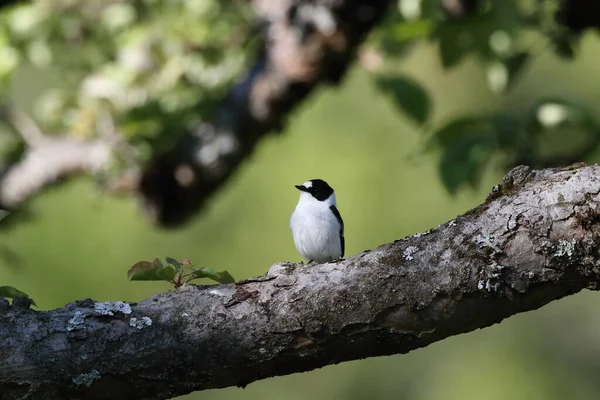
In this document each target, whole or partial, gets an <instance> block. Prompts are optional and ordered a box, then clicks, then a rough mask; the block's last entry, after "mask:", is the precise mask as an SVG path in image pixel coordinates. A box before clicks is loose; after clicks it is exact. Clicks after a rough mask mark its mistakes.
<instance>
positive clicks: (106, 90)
mask: <svg viewBox="0 0 600 400" xmlns="http://www.w3.org/2000/svg"><path fill="white" fill-rule="evenodd" d="M13 3H15V4H13V5H12V6H10V5H7V6H6V10H7V11H5V12H4V13H3V15H1V18H0V27H2V29H0V59H2V61H0V77H1V78H2V79H3V81H4V82H5V84H9V83H10V80H11V77H12V76H13V75H14V73H15V71H17V70H18V68H19V66H21V65H23V64H26V63H31V64H33V65H34V66H36V67H38V68H46V69H50V70H53V69H54V70H55V71H56V73H57V74H59V75H62V76H64V77H65V80H64V82H63V85H62V87H60V88H57V89H54V90H50V91H47V92H46V93H44V94H43V95H41V96H40V98H39V100H38V101H37V104H36V107H37V112H36V114H37V115H38V118H39V119H40V120H41V121H42V125H43V130H44V131H46V132H49V133H48V135H54V134H53V133H51V132H56V129H59V132H69V136H74V137H77V138H78V139H81V140H83V141H87V140H91V141H92V142H93V143H99V141H102V142H106V145H107V146H108V147H109V149H110V150H111V151H110V156H109V157H104V158H103V159H102V162H101V163H99V162H100V161H99V160H96V162H95V163H94V165H95V167H94V168H88V167H87V166H85V165H81V166H80V167H79V168H74V167H73V166H74V164H76V163H78V162H82V161H83V160H84V159H85V158H86V157H80V156H79V155H81V153H73V157H72V159H71V160H68V161H67V160H66V159H67V158H69V157H70V156H69V154H70V153H69V151H70V150H75V146H71V147H68V148H66V149H65V151H59V153H60V159H61V160H65V161H64V163H65V165H61V163H57V162H56V160H57V157H51V158H50V159H49V161H48V163H47V164H48V165H47V167H46V168H44V169H45V170H46V172H47V173H44V174H40V173H38V174H32V171H33V170H32V169H30V168H28V167H27V166H22V165H21V164H22V163H29V162H30V161H29V160H30V159H31V157H30V156H29V155H28V154H29V153H30V151H29V150H28V149H27V147H28V146H29V145H30V142H31V137H30V136H31V133H32V129H31V128H32V127H33V126H36V124H35V123H33V124H32V123H31V122H33V119H32V118H31V117H29V116H28V114H26V113H24V112H23V111H17V110H18V109H17V108H15V107H14V106H12V105H11V106H10V108H9V109H10V110H13V111H12V112H11V113H5V116H10V115H12V118H10V119H8V118H5V120H6V121H7V122H8V123H9V124H12V125H13V127H15V128H17V131H18V133H19V134H20V139H21V140H19V138H9V139H5V141H6V142H8V143H7V144H5V145H4V146H3V147H4V149H3V150H4V157H3V159H4V162H3V165H4V166H3V167H2V169H1V170H0V171H1V172H0V188H1V190H0V205H1V206H3V207H6V208H10V209H17V208H18V207H19V205H21V204H23V203H24V202H25V201H26V200H27V199H28V198H29V197H31V196H33V195H35V194H36V193H38V192H39V191H40V190H42V189H43V188H44V187H46V186H47V185H48V184H51V183H55V182H57V181H61V180H62V179H63V178H68V177H70V176H73V175H74V174H79V173H88V174H89V173H93V174H94V175H95V176H96V178H99V179H97V181H98V182H100V183H101V184H102V185H103V186H104V187H105V189H107V190H109V191H112V192H119V193H132V194H136V195H138V196H139V197H140V198H141V199H142V200H143V203H144V205H145V210H146V211H147V213H148V215H149V216H150V217H151V219H152V220H153V221H155V222H156V223H158V224H159V225H162V226H173V225H179V224H181V223H183V222H185V221H188V220H189V218H190V217H191V216H192V215H193V214H194V213H195V212H196V211H197V210H199V209H200V208H201V207H202V206H203V204H204V203H205V200H206V199H208V198H209V197H210V196H211V195H212V193H213V192H214V191H215V190H216V189H218V188H219V187H221V185H222V184H223V183H224V182H226V181H227V180H228V178H229V177H230V176H231V174H232V173H233V172H234V171H236V169H237V167H238V166H239V165H240V163H241V162H242V161H243V160H245V159H246V158H247V157H248V156H249V155H250V154H251V153H252V152H253V150H254V147H255V145H256V144H257V143H258V142H259V141H260V140H261V138H263V137H264V136H265V135H267V134H269V133H271V132H273V131H281V130H282V129H283V127H284V124H285V120H286V119H287V117H288V115H289V113H290V112H291V111H292V110H293V109H295V108H296V107H297V106H298V105H299V104H300V102H301V101H302V100H303V99H304V98H305V97H306V96H307V95H309V94H310V93H312V92H313V90H314V88H316V87H318V86H319V85H320V84H323V83H338V82H339V81H340V80H341V79H342V77H343V76H344V75H345V72H346V71H347V69H348V68H349V66H350V65H351V62H352V60H353V59H354V57H355V54H356V53H357V51H358V46H359V44H361V43H362V41H363V40H364V39H365V37H366V35H367V34H368V33H369V32H370V31H371V29H372V28H373V27H374V26H375V25H376V24H377V23H378V22H380V21H381V20H382V18H383V17H384V15H387V18H386V20H385V22H384V24H383V26H382V27H381V29H379V30H378V31H377V32H376V33H375V34H374V35H371V36H372V38H371V39H370V40H369V42H368V43H367V44H366V45H365V46H364V47H363V49H362V50H361V52H360V55H361V57H360V61H361V65H363V66H364V67H365V68H366V69H368V70H370V71H372V73H373V74H374V75H375V77H376V79H377V81H378V82H379V87H380V88H381V90H382V92H383V93H386V94H388V95H389V96H390V98H391V100H392V101H393V102H395V103H396V104H397V105H398V107H399V110H400V111H402V112H406V113H408V114H409V115H410V116H411V117H413V118H414V119H415V121H416V122H418V123H419V124H421V125H423V127H424V128H426V129H427V130H428V131H429V132H430V134H429V140H428V145H427V146H425V148H426V149H428V150H436V151H438V152H440V153H441V159H440V164H439V165H440V176H441V178H442V180H443V182H444V184H445V185H446V186H447V188H448V189H449V191H450V192H455V191H456V190H457V189H459V188H460V187H461V186H463V185H477V183H478V181H479V180H480V175H481V171H482V170H483V167H484V166H485V165H486V164H487V163H489V160H491V159H497V157H490V156H492V155H496V154H497V155H500V156H501V157H502V158H503V161H500V164H501V165H502V168H503V169H506V168H510V167H511V166H513V165H517V164H528V165H531V166H534V167H542V166H548V165H552V164H553V163H556V162H558V163H560V164H561V165H562V164H569V163H572V162H575V161H580V160H581V159H580V157H582V156H586V155H589V154H592V153H594V152H595V151H596V150H597V149H598V143H599V141H600V139H599V138H600V135H598V131H599V129H598V125H597V123H596V121H595V118H594V116H593V115H592V114H591V113H590V112H588V111H587V110H585V109H583V108H582V107H581V106H580V105H578V104H576V103H574V102H571V101H569V100H567V99H563V98H556V99H540V101H539V103H538V104H536V105H534V106H533V107H532V108H531V110H529V111H525V112H524V110H519V112H510V113H507V112H498V113H494V114H488V115H472V116H465V118H463V117H460V118H458V119H455V120H450V121H448V122H447V123H446V124H445V125H441V126H437V127H431V126H429V125H428V121H429V119H430V109H431V99H430V98H429V95H428V93H427V91H426V90H424V89H423V88H422V87H421V85H420V84H419V83H418V82H416V81H414V80H412V79H409V78H408V77H406V76H399V75H398V74H397V73H395V72H394V70H393V65H394V59H396V58H397V59H399V60H401V59H402V58H403V57H405V56H406V55H407V53H408V51H409V50H410V47H411V46H412V45H413V44H414V43H416V42H417V41H419V40H422V39H429V40H430V41H433V42H436V43H438V45H439V51H440V58H441V61H442V64H443V66H444V67H445V68H447V69H451V68H453V67H454V66H456V65H457V64H458V63H459V62H460V61H461V60H462V59H463V58H465V56H467V55H472V56H474V57H475V58H476V59H479V60H480V62H481V64H482V66H483V68H484V69H485V71H486V75H487V79H488V84H489V85H490V89H491V90H492V91H494V92H496V93H498V94H502V93H505V92H507V91H508V90H509V89H510V87H511V86H512V85H513V84H514V82H515V81H516V80H517V79H518V78H519V76H521V74H522V71H523V70H524V68H525V67H526V66H527V65H528V64H530V63H531V62H532V61H533V59H534V58H535V57H536V54H535V52H536V51H535V50H533V47H532V45H531V43H532V41H531V40H528V39H527V36H528V35H527V34H526V33H524V32H526V31H527V30H528V29H537V30H539V33H541V34H542V35H543V36H545V38H546V40H547V45H548V46H551V47H553V48H554V49H555V50H556V52H557V53H558V54H560V55H562V56H564V57H568V58H573V57H574V55H575V53H574V51H575V50H574V46H576V44H577V41H578V38H579V37H580V35H581V34H582V33H583V32H584V31H585V30H586V29H590V28H592V29H595V28H598V26H600V22H599V21H598V18H596V17H595V16H596V15H597V13H595V12H594V11H596V9H595V8H594V7H596V6H594V5H592V4H590V3H588V2H585V1H576V0H571V1H562V2H560V1H557V0H540V1H536V2H524V1H518V0H511V1H506V2H502V3H501V4H500V3H495V2H489V1H478V0H444V1H437V0H422V1H421V0H406V1H399V2H398V3H397V7H391V6H390V5H391V4H392V3H394V2H392V1H384V0H381V1H376V2H366V1H365V2H362V1H361V2H351V1H325V0H323V1H317V2H313V1H292V0H280V1H262V0H255V1H252V2H242V1H228V2H211V1H208V2H204V3H202V4H203V5H200V3H196V2H191V3H186V2H183V1H175V2H171V3H170V4H167V3H162V2H159V3H157V4H158V6H157V5H154V3H152V2H145V1H140V2H135V3H127V2H120V1H116V2H106V3H102V5H100V3H98V4H94V5H92V4H91V3H86V2H78V1H76V2H68V1H65V2H63V1H56V2H45V1H38V2H25V4H21V2H13ZM216 16H219V17H218V18H215V17H216ZM69 48H77V49H78V50H77V54H78V56H77V57H73V58H72V59H69V60H64V59H62V58H61V57H60V54H61V53H65V52H67V51H70V50H68V49H69ZM384 59H386V60H387V63H386V64H385V65H383V64H382V62H383V61H382V60H384ZM57 60H60V62H59V64H55V62H56V61H57ZM378 60H379V61H378ZM244 67H245V68H247V71H248V72H245V73H244V72H243V70H244ZM236 81H237V83H235V82H236ZM546 106H547V107H546ZM544 111H546V112H544ZM107 114H108V115H109V116H110V120H111V121H114V124H115V125H116V127H117V128H116V129H114V134H113V139H114V138H117V140H116V141H115V140H109V141H106V140H105V139H106V137H105V136H104V137H102V134H101V132H102V129H99V128H98V127H99V126H101V125H102V120H106V115H107ZM542 117H545V118H546V119H543V118H542ZM15 118H18V120H19V121H15ZM548 121H550V122H548ZM15 122H18V125H19V127H16V126H15ZM25 123H27V125H28V127H27V128H24V127H23V124H25ZM34 130H36V131H37V130H38V129H34ZM557 130H558V131H560V132H564V131H565V130H569V131H570V133H571V134H572V135H575V136H577V138H575V139H574V142H577V143H580V142H583V144H582V145H580V146H575V148H574V149H567V151H565V152H564V153H563V154H560V155H558V156H557V155H556V154H551V155H548V156H547V155H545V153H546V152H545V151H544V150H543V149H544V147H545V145H544V142H548V141H552V140H553V139H552V138H553V137H555V136H556V132H557ZM36 135H37V136H40V134H39V133H37V134H36ZM63 136H64V135H63ZM98 136H100V137H98ZM586 136H587V139H586ZM117 142H118V143H119V145H116V143H117ZM58 143H65V144H67V143H69V145H70V143H73V141H72V140H63V141H57V142H54V144H53V149H57V147H56V146H57V145H58ZM0 144H1V143H0ZM91 147H94V146H91ZM77 148H78V149H79V150H80V151H83V149H84V148H86V149H87V148H89V147H88V146H86V145H82V146H79V147H77ZM582 148H585V150H586V151H582ZM36 154H40V153H39V152H38V153H36ZM39 160H40V162H42V163H43V158H40V159H39ZM497 161H498V160H497ZM1 162H2V154H1V153H0V163H1ZM66 164H69V167H66ZM0 165H2V164H0ZM40 165H41V164H39V163H36V168H37V166H40ZM8 178H10V180H8V181H7V180H6V179H8ZM20 182H23V183H24V184H25V185H26V186H27V188H22V187H20V184H19V183H20ZM25 182H26V183H25ZM34 188H35V189H34Z"/></svg>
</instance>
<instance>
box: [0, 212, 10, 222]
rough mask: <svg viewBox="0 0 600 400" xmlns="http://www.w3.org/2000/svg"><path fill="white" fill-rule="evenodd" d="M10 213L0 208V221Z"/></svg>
mask: <svg viewBox="0 0 600 400" xmlns="http://www.w3.org/2000/svg"><path fill="white" fill-rule="evenodd" d="M8 214H10V213H9V212H8V211H6V210H0V221H2V220H3V219H4V218H6V216H7V215H8Z"/></svg>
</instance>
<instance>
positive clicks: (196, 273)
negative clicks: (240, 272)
mask: <svg viewBox="0 0 600 400" xmlns="http://www.w3.org/2000/svg"><path fill="white" fill-rule="evenodd" d="M192 276H193V277H194V279H200V278H208V279H212V280H213V281H215V282H219V283H235V279H233V276H231V275H230V274H229V272H227V271H221V272H217V271H215V270H214V269H210V268H199V269H194V270H192Z"/></svg>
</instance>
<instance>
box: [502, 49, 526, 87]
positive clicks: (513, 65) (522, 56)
mask: <svg viewBox="0 0 600 400" xmlns="http://www.w3.org/2000/svg"><path fill="white" fill-rule="evenodd" d="M528 61H529V53H527V52H525V51H523V52H519V53H516V54H513V55H512V56H510V57H508V58H507V59H506V61H505V62H504V64H505V65H506V68H507V69H508V84H507V85H506V89H510V87H511V85H512V84H513V83H514V82H515V80H516V79H517V78H518V77H519V75H520V74H521V71H522V70H523V68H524V67H525V66H526V65H527V62H528Z"/></svg>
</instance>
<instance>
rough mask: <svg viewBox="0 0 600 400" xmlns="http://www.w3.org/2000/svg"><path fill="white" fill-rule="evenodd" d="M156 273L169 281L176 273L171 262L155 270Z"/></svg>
mask: <svg viewBox="0 0 600 400" xmlns="http://www.w3.org/2000/svg"><path fill="white" fill-rule="evenodd" d="M156 275H157V276H159V277H160V278H162V279H163V280H165V281H171V280H173V278H175V275H177V269H175V267H174V266H172V265H171V264H167V265H165V266H164V267H162V268H160V269H159V270H158V271H156Z"/></svg>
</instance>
